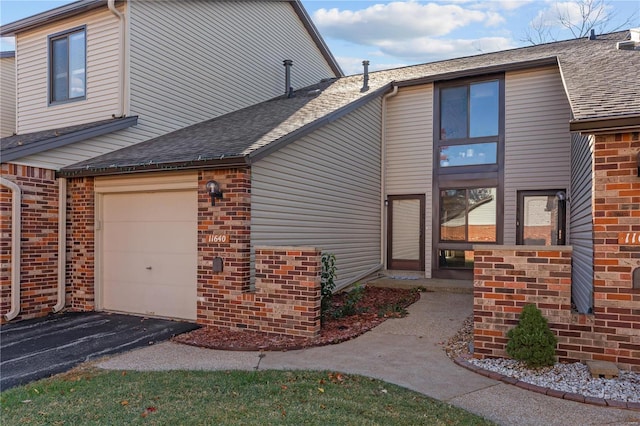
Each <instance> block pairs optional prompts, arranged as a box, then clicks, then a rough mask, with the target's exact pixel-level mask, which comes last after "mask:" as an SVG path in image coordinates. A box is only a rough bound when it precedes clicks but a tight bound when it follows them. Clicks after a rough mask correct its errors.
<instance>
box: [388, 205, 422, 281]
mask: <svg viewBox="0 0 640 426" xmlns="http://www.w3.org/2000/svg"><path fill="white" fill-rule="evenodd" d="M388 201H389V207H388V211H387V218H388V226H387V232H388V234H387V268H388V269H396V270H410V271H424V215H425V210H424V195H395V196H389V197H388Z"/></svg>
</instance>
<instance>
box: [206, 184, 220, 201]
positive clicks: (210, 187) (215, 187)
mask: <svg viewBox="0 0 640 426" xmlns="http://www.w3.org/2000/svg"><path fill="white" fill-rule="evenodd" d="M207 191H208V192H209V196H210V197H211V205H212V206H215V205H216V198H220V199H222V190H221V189H220V184H219V183H218V182H216V181H215V180H210V181H209V182H207Z"/></svg>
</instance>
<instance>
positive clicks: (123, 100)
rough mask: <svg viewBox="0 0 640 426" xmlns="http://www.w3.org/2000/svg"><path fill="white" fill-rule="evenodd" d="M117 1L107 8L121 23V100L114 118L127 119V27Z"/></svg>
mask: <svg viewBox="0 0 640 426" xmlns="http://www.w3.org/2000/svg"><path fill="white" fill-rule="evenodd" d="M115 2H116V0H109V1H108V2H107V6H108V7H109V10H110V11H111V13H113V14H114V15H115V16H116V18H118V20H119V21H120V52H119V53H120V59H119V63H118V68H119V69H118V73H119V74H120V78H119V79H118V96H119V97H120V100H119V103H118V104H119V111H118V113H117V114H113V117H114V118H115V117H126V116H127V108H126V97H125V90H126V82H125V77H126V75H125V70H126V68H125V63H124V62H125V58H126V54H125V52H126V38H125V35H126V27H125V17H124V14H122V13H120V11H119V10H118V9H117V8H116V5H115Z"/></svg>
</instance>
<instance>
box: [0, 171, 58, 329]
mask: <svg viewBox="0 0 640 426" xmlns="http://www.w3.org/2000/svg"><path fill="white" fill-rule="evenodd" d="M1 167H2V168H1V170H2V177H3V178H5V179H7V180H10V181H12V182H13V183H15V184H16V185H18V186H19V187H20V189H21V191H22V201H21V213H22V220H21V225H22V235H21V236H20V240H21V259H20V260H21V270H20V287H21V291H20V314H19V315H18V317H17V318H16V320H21V319H28V318H36V317H41V316H45V315H47V314H49V313H51V309H52V308H53V306H54V305H55V304H56V301H57V282H58V182H57V180H56V178H55V172H54V171H53V170H48V169H41V168H38V167H28V166H19V165H16V164H2V166H1ZM11 210H12V204H11V191H10V190H9V189H8V188H5V187H0V227H1V228H0V229H1V231H2V238H1V240H0V248H1V252H0V263H1V268H0V314H2V315H4V314H6V313H7V312H8V311H9V310H10V308H11V237H12V229H11V220H12V218H11ZM3 321H4V320H3Z"/></svg>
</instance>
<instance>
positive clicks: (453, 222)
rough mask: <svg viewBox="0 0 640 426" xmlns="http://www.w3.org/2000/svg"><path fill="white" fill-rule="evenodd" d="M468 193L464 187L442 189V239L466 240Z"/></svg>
mask: <svg viewBox="0 0 640 426" xmlns="http://www.w3.org/2000/svg"><path fill="white" fill-rule="evenodd" d="M466 213H467V193H466V191H465V190H464V189H446V190H443V191H440V240H442V241H465V240H466V225H467V223H466Z"/></svg>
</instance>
